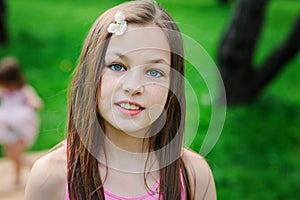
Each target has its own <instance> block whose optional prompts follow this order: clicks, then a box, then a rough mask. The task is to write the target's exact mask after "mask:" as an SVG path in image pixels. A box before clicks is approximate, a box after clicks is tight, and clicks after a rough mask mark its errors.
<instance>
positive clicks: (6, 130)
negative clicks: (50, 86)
mask: <svg viewBox="0 0 300 200" xmlns="http://www.w3.org/2000/svg"><path fill="white" fill-rule="evenodd" d="M34 94H35V93H34V90H33V89H32V88H31V87H29V86H25V87H24V88H21V89H20V90H15V91H9V90H4V89H3V90H2V91H1V98H0V99H1V104H0V144H6V145H10V144H14V143H15V142H17V141H18V140H19V139H22V140H23V141H24V142H25V144H26V145H31V144H32V143H33V141H34V139H35V137H36V134H37V132H38V127H39V118H38V116H37V114H36V112H35V109H34V107H35V106H36V107H38V106H40V104H41V101H40V99H39V97H38V96H37V95H36V96H34ZM37 102H38V103H39V105H37ZM35 103H36V105H33V104H35Z"/></svg>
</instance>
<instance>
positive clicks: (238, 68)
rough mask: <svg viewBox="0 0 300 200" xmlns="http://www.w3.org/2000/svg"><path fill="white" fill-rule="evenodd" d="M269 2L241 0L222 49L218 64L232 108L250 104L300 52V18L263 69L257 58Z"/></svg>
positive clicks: (224, 37)
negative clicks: (258, 44) (255, 63)
mask: <svg viewBox="0 0 300 200" xmlns="http://www.w3.org/2000/svg"><path fill="white" fill-rule="evenodd" d="M267 4H268V0H239V1H238V2H237V6H236V8H235V11H234V14H233V18H232V20H231V22H230V24H229V26H228V29H227V31H226V32H225V34H224V36H223V38H222V40H221V43H220V46H219V49H218V62H219V63H218V64H219V68H220V72H221V75H222V78H223V81H224V85H225V90H226V96H227V102H228V104H229V105H235V104H243V103H250V102H252V101H254V100H255V99H256V98H257V97H258V95H259V94H260V93H261V91H262V90H263V89H264V88H265V87H266V86H267V84H268V83H270V82H271V80H272V79H274V77H275V76H276V75H277V74H278V73H279V72H280V70H281V69H282V68H283V67H284V65H285V64H286V63H287V62H288V61H289V60H290V59H292V58H293V57H294V56H295V55H297V53H298V52H299V50H300V39H299V38H300V14H299V15H298V17H297V19H296V22H295V24H294V26H293V27H292V29H291V31H290V33H289V34H288V36H287V38H286V39H285V41H283V42H282V44H281V45H279V46H278V47H277V48H276V49H274V50H273V52H271V53H270V55H269V56H268V57H267V58H266V60H265V61H263V62H262V63H261V64H260V66H254V63H253V57H254V52H255V49H256V44H257V40H258V39H259V36H260V33H261V29H262V26H263V21H264V14H265V11H266V6H267Z"/></svg>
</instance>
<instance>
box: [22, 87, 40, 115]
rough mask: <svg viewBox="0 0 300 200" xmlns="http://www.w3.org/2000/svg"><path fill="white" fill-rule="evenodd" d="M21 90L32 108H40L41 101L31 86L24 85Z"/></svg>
mask: <svg viewBox="0 0 300 200" xmlns="http://www.w3.org/2000/svg"><path fill="white" fill-rule="evenodd" d="M21 91H22V93H23V95H24V96H25V98H26V100H27V103H28V104H29V106H31V107H32V108H34V109H40V108H42V106H43V102H42V100H41V98H40V97H39V96H38V94H37V93H36V91H35V89H34V88H33V87H32V86H30V85H24V86H23V87H22V88H21Z"/></svg>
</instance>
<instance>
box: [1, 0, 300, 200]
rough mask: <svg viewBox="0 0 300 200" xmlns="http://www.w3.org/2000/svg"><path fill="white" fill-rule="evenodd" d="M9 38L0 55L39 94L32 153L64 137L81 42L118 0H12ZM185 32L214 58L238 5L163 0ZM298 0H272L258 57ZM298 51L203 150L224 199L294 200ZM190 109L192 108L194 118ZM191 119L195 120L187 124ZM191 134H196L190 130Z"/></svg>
mask: <svg viewBox="0 0 300 200" xmlns="http://www.w3.org/2000/svg"><path fill="white" fill-rule="evenodd" d="M6 2H7V4H8V5H7V6H8V24H7V25H8V29H9V36H10V42H9V44H8V45H7V46H0V57H3V56H6V55H14V56H16V57H18V58H19V60H20V62H21V64H22V69H23V71H24V73H25V75H26V77H27V81H28V83H30V84H31V85H33V86H34V87H35V88H36V90H37V91H38V93H39V94H40V96H41V97H42V99H43V101H44V103H45V106H44V108H43V110H42V111H41V112H40V117H41V121H42V123H41V129H40V133H39V136H38V138H37V140H36V143H35V144H34V145H33V146H32V147H31V149H29V150H30V151H36V150H44V149H49V148H51V147H53V146H54V145H55V144H57V143H58V142H59V141H61V140H62V139H63V138H65V136H66V134H65V126H66V117H67V115H66V112H67V93H68V92H67V87H68V84H69V81H70V77H71V74H72V71H73V69H74V67H75V66H76V63H77V59H78V56H79V54H80V50H81V45H82V43H83V40H84V38H85V36H86V34H87V32H88V30H89V28H90V26H91V25H92V23H93V22H94V20H95V19H96V18H97V16H98V15H99V14H101V13H102V12H103V11H104V10H106V9H107V8H110V7H112V6H114V5H116V4H118V3H120V2H122V1H117V0H101V1H100V0H87V1H83V0H43V1H38V0H26V1H23V0H7V1H6ZM159 2H160V3H161V4H162V5H163V7H165V8H166V10H167V11H168V12H169V13H170V14H171V15H172V16H173V18H174V19H175V21H176V22H177V23H178V24H179V26H180V29H181V31H182V32H183V33H184V34H185V35H188V36H189V37H191V38H193V39H195V40H196V41H197V42H198V43H199V44H201V45H202V46H203V47H204V48H205V49H206V51H207V52H208V53H209V55H211V57H212V59H213V60H216V59H215V58H216V51H217V48H218V42H219V41H220V38H221V35H222V33H223V31H224V30H225V28H226V25H227V24H228V21H229V19H230V16H231V14H232V12H233V5H232V4H231V5H229V6H221V5H219V4H218V3H217V1H216V0H165V1H162V0H161V1H159ZM299 12H300V1H296V0H285V1H283V0H273V1H270V4H269V6H268V10H267V13H266V21H265V27H264V30H263V32H262V37H261V39H260V40H259V42H260V43H259V45H258V51H257V52H256V57H255V62H256V63H260V62H261V61H262V60H263V59H264V58H265V57H266V56H267V55H268V53H269V52H270V51H271V50H272V49H273V48H274V47H276V46H277V45H278V44H280V42H281V41H282V40H283V39H284V37H285V35H286V34H287V33H288V31H289V29H290V27H291V25H292V23H293V20H294V19H295V17H296V15H297V13H299ZM299 66H300V57H299V56H298V57H296V58H295V59H294V60H293V61H291V62H290V63H289V64H288V66H287V67H286V68H285V69H284V70H283V71H282V73H281V74H280V75H279V77H278V78H277V79H276V80H275V81H274V82H273V83H272V84H271V85H270V86H269V87H268V88H266V90H265V91H264V93H263V94H262V95H261V97H260V98H259V99H258V100H257V102H255V103H253V104H251V105H249V106H239V107H235V108H229V109H228V110H227V117H226V122H225V125H224V129H223V132H222V134H221V137H220V138H219V140H218V142H217V144H216V146H215V147H214V149H213V151H212V152H211V153H210V154H208V156H206V158H207V160H208V162H209V164H210V166H211V167H212V170H213V173H214V176H215V181H216V185H217V192H218V197H219V199H226V200H227V199H237V200H238V199H270V200H271V199H297V196H299V195H298V192H299V189H300V186H299V185H300V168H299V166H300V159H299V156H300V131H299V128H300V127H299V125H298V124H299V122H300V86H299V85H300V84H299V78H298V77H299V76H300V70H299ZM194 72H195V71H194V69H193V66H191V65H189V64H188V65H187V69H186V73H187V78H188V81H189V82H190V83H191V84H192V86H193V88H194V90H195V92H196V93H197V96H198V101H199V105H198V106H199V108H200V113H201V118H200V127H199V129H198V135H199V136H198V137H196V138H195V140H194V142H193V143H192V145H191V148H192V149H194V150H195V151H197V152H198V151H199V149H200V147H201V144H202V140H203V138H204V135H205V132H206V130H207V127H208V125H209V122H210V105H209V104H207V101H206V100H207V89H206V86H205V83H204V81H203V80H202V79H201V76H200V77H199V76H195V73H194ZM193 114H194V113H193V112H191V110H188V115H189V119H191V121H192V119H193V118H195V117H193ZM188 123H190V122H188ZM187 135H188V136H187V137H189V135H193V133H187Z"/></svg>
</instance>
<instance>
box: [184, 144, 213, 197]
mask: <svg viewBox="0 0 300 200" xmlns="http://www.w3.org/2000/svg"><path fill="white" fill-rule="evenodd" d="M182 159H183V161H184V164H185V166H186V168H187V172H188V175H189V180H190V184H191V189H192V194H195V199H205V200H215V199H216V188H215V183H214V178H213V174H212V172H211V169H210V167H209V165H208V164H207V162H206V160H205V158H203V157H202V156H200V155H199V154H197V153H195V152H193V151H191V150H188V149H184V152H183V155H182Z"/></svg>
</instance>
